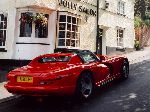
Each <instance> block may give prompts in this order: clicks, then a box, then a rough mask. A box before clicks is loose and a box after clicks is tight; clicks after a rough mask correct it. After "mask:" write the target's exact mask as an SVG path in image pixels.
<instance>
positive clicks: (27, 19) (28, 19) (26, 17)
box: [19, 12, 34, 23]
mask: <svg viewBox="0 0 150 112" xmlns="http://www.w3.org/2000/svg"><path fill="white" fill-rule="evenodd" d="M33 19H34V17H33V14H32V13H29V12H26V13H23V14H22V15H21V18H20V19H19V21H21V22H24V23H32V22H33Z"/></svg>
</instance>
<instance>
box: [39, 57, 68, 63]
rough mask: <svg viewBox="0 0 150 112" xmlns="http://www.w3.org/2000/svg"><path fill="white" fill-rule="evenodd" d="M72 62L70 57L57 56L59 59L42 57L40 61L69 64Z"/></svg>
mask: <svg viewBox="0 0 150 112" xmlns="http://www.w3.org/2000/svg"><path fill="white" fill-rule="evenodd" d="M69 60H70V57H69V56H57V57H42V58H40V59H39V60H38V62H40V63H47V62H68V61H69Z"/></svg>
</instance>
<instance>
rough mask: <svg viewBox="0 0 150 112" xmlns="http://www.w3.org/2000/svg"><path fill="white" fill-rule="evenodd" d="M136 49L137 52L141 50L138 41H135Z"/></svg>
mask: <svg viewBox="0 0 150 112" xmlns="http://www.w3.org/2000/svg"><path fill="white" fill-rule="evenodd" d="M134 48H135V49H136V50H139V49H140V42H139V41H138V40H135V41H134Z"/></svg>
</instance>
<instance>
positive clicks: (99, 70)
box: [80, 51, 109, 82]
mask: <svg viewBox="0 0 150 112" xmlns="http://www.w3.org/2000/svg"><path fill="white" fill-rule="evenodd" d="M80 56H81V58H82V60H83V61H84V63H85V64H84V65H85V66H87V69H90V70H91V71H92V72H93V74H94V75H93V76H94V79H95V81H96V82H98V81H101V80H105V79H106V78H107V77H108V76H109V68H108V67H107V66H106V65H104V64H102V63H101V62H100V61H99V59H98V58H97V57H96V55H95V54H93V53H92V52H90V51H83V52H81V53H80Z"/></svg>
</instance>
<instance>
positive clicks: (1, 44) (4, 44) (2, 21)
mask: <svg viewBox="0 0 150 112" xmlns="http://www.w3.org/2000/svg"><path fill="white" fill-rule="evenodd" d="M1 15H3V17H4V18H3V19H4V20H2V16H1ZM6 15H7V13H6ZM5 19H6V21H5ZM0 24H1V25H3V26H2V27H3V28H1V29H0V31H2V32H3V35H5V37H3V38H0V39H1V40H3V41H2V42H1V43H0V49H1V48H2V49H5V48H6V39H7V27H8V16H5V14H4V13H0ZM5 24H6V26H5V28H4V25H5ZM4 33H5V34H4Z"/></svg>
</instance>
